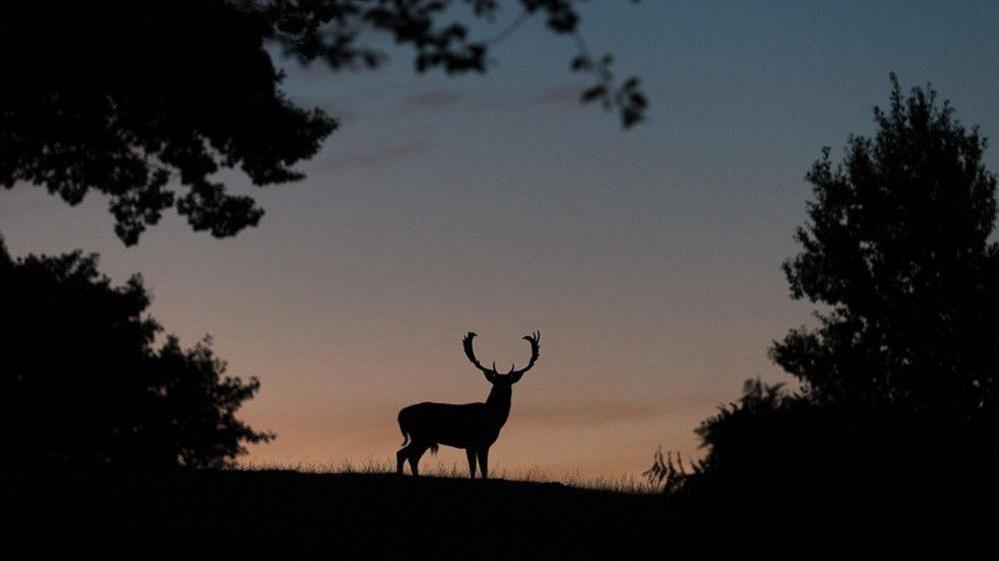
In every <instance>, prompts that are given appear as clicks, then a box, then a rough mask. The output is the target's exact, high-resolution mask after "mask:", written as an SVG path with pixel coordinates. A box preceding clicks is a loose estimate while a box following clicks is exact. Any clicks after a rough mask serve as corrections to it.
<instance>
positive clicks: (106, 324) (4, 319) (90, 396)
mask: <svg viewBox="0 0 999 561" xmlns="http://www.w3.org/2000/svg"><path fill="white" fill-rule="evenodd" d="M149 303H150V300H149V295H148V294H147V293H146V290H145V288H144V287H143V285H142V279H141V277H139V276H133V277H132V278H131V279H129V280H128V282H127V283H126V284H125V285H124V286H118V287H116V286H112V285H111V282H110V279H108V278H107V277H106V276H103V275H101V274H100V273H99V272H98V270H97V256H96V255H87V256H84V255H82V254H81V253H80V252H78V251H77V252H74V253H70V254H66V255H62V256H58V257H46V256H33V255H29V256H27V257H25V258H20V259H17V260H14V259H12V258H11V257H10V255H9V254H8V253H7V250H6V248H5V247H4V246H3V243H2V240H0V310H2V314H0V357H2V359H0V360H2V363H0V426H3V427H4V435H5V442H4V452H3V453H4V457H5V461H4V462H3V469H22V468H38V467H57V466H66V467H73V468H96V467H143V468H150V467H171V466H191V467H216V466H220V465H223V464H225V463H227V462H228V461H229V460H231V459H232V458H234V457H235V456H236V455H238V454H240V453H242V452H244V448H243V444H244V443H254V442H261V441H266V440H269V439H270V438H271V437H272V435H270V434H266V433H259V432H256V431H254V430H252V429H251V428H250V427H249V426H247V425H246V424H245V423H243V422H242V421H240V420H239V419H237V418H236V417H235V413H236V411H237V410H238V409H239V407H240V405H241V404H242V403H243V402H244V401H246V400H247V399H250V398H251V397H252V396H253V394H254V393H256V391H257V390H258V388H259V383H258V381H257V380H256V379H255V378H251V379H250V380H249V381H248V382H243V381H241V380H240V379H239V378H234V377H229V376H223V374H224V371H225V364H224V363H223V362H221V361H220V360H218V359H217V358H216V357H215V356H214V354H213V352H212V350H211V347H210V341H209V340H207V339H206V340H205V341H204V342H202V343H200V344H198V345H196V346H195V347H194V348H193V349H187V350H185V349H182V348H181V347H180V346H179V344H178V342H177V340H176V339H175V338H173V337H168V338H167V340H166V342H165V343H164V344H163V345H162V346H160V348H159V349H154V348H153V343H154V338H155V336H156V334H157V333H159V332H160V331H161V328H160V326H159V325H158V324H157V323H156V321H155V320H153V319H152V318H150V317H148V316H146V315H144V312H145V310H146V308H147V306H148V305H149Z"/></svg>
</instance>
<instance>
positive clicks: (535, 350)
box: [509, 331, 541, 378]
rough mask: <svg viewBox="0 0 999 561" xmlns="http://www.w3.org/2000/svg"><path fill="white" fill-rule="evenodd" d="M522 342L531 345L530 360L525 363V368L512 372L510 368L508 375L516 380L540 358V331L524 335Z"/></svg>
mask: <svg viewBox="0 0 999 561" xmlns="http://www.w3.org/2000/svg"><path fill="white" fill-rule="evenodd" d="M524 340H525V341H527V342H528V343H530V344H531V360H530V362H528V363H527V366H525V367H524V368H523V369H522V370H513V369H512V368H511V370H510V374H509V375H510V376H516V377H517V378H520V377H521V376H523V375H524V372H527V371H528V370H530V369H531V367H532V366H534V363H535V362H537V361H538V357H539V356H541V332H540V331H535V332H534V333H532V334H530V335H525V336H524Z"/></svg>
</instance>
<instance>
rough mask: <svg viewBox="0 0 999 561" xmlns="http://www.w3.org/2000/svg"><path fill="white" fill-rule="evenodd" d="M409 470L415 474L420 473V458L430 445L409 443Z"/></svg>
mask: <svg viewBox="0 0 999 561" xmlns="http://www.w3.org/2000/svg"><path fill="white" fill-rule="evenodd" d="M408 448H409V454H408V455H409V470H410V471H411V472H413V475H420V458H422V457H423V454H425V453H426V451H427V448H429V446H425V445H423V444H413V443H410V444H409V447H408Z"/></svg>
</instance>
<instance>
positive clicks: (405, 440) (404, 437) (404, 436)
mask: <svg viewBox="0 0 999 561" xmlns="http://www.w3.org/2000/svg"><path fill="white" fill-rule="evenodd" d="M399 430H401V431H402V445H403V446H405V445H407V444H409V431H407V430H406V427H404V426H403V425H402V413H399Z"/></svg>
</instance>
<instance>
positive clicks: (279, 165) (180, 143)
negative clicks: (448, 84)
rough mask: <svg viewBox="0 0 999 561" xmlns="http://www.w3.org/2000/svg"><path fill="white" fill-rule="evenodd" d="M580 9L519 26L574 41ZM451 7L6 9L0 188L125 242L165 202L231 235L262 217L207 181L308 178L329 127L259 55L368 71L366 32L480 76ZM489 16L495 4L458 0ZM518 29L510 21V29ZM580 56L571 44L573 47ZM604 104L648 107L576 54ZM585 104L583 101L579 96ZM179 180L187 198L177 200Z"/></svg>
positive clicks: (371, 55) (415, 2) (569, 6)
mask: <svg viewBox="0 0 999 561" xmlns="http://www.w3.org/2000/svg"><path fill="white" fill-rule="evenodd" d="M578 3H579V1H578V0H520V2H519V5H520V9H521V10H522V18H523V17H528V16H531V15H535V14H541V15H543V16H544V17H545V18H546V22H547V25H548V27H549V28H550V29H551V30H552V31H553V32H554V33H558V34H571V35H573V36H574V37H575V38H577V40H578V41H579V42H580V45H582V42H581V41H582V40H581V38H580V37H579V34H578V32H577V27H578V22H579V14H578V11H577V9H576V7H577V4H578ZM452 4H456V2H453V1H451V0H399V1H393V2H387V1H381V0H268V1H250V0H200V1H195V2H168V1H165V0H156V1H146V2H127V1H124V0H118V1H114V2H98V3H93V2H71V3H59V4H57V5H54V4H52V3H50V2H38V1H33V0H32V1H26V0H15V1H13V2H8V3H7V4H5V7H4V10H3V13H2V14H0V72H2V73H3V77H4V81H3V83H4V85H3V86H0V185H3V186H4V187H7V188H12V187H13V186H14V184H15V183H16V182H21V181H23V182H29V183H32V184H35V185H42V186H44V187H45V188H46V189H47V190H48V191H49V192H50V193H52V194H57V195H59V196H60V197H61V198H62V199H63V200H64V201H65V202H67V203H69V204H70V205H75V204H78V203H79V202H80V201H81V200H83V198H84V196H85V195H86V194H87V192H88V191H90V190H96V191H99V192H101V193H104V194H106V195H108V196H109V198H110V211H111V213H112V214H113V215H114V217H115V219H116V226H115V232H116V233H117V235H118V236H119V237H120V238H121V239H122V241H123V242H125V243H126V244H127V245H132V244H135V243H137V242H138V240H139V237H140V235H141V234H142V232H143V231H144V230H145V229H146V228H147V227H148V226H151V225H155V224H157V223H158V221H159V220H160V218H161V215H162V212H163V211H164V210H166V209H168V208H170V207H171V206H176V209H177V212H179V213H180V214H181V215H183V216H186V217H187V221H188V222H189V223H190V225H191V227H192V228H193V229H194V230H209V231H210V232H211V233H212V235H214V236H216V237H224V236H232V235H235V234H236V233H238V232H239V231H241V230H242V229H244V228H246V227H248V226H255V225H256V224H257V223H258V222H259V220H260V218H261V216H262V215H263V209H261V208H260V207H258V206H257V205H256V203H255V201H254V200H253V199H252V198H251V197H248V196H244V195H232V194H229V193H228V192H227V191H226V188H225V185H224V184H223V183H222V182H221V181H219V180H217V178H215V174H216V173H217V172H219V171H221V170H222V169H224V168H235V167H239V168H240V169H242V171H243V172H245V173H246V174H247V175H248V176H249V178H250V179H251V180H252V182H253V183H254V184H255V185H257V186H264V185H271V184H279V183H286V182H289V181H296V180H299V179H301V178H302V177H303V175H302V173H301V172H299V171H296V170H295V169H294V165H295V164H296V163H298V162H301V161H302V160H307V159H309V158H311V157H312V156H314V155H315V154H316V152H317V151H318V150H319V147H320V145H321V143H322V141H323V140H324V139H325V138H326V137H328V136H329V135H330V134H331V133H332V131H333V130H334V129H335V128H336V126H337V123H336V121H335V120H334V119H332V118H331V117H329V116H328V115H326V114H325V113H323V112H322V111H321V110H319V109H313V110H306V109H304V108H301V107H298V106H296V105H294V104H293V103H291V102H290V101H289V100H287V99H286V98H285V96H284V94H283V93H282V91H281V90H280V84H281V81H282V78H283V76H282V74H281V73H280V72H279V71H278V70H277V69H275V67H274V65H273V63H272V61H271V58H270V55H269V54H268V51H267V50H266V47H267V46H268V45H269V44H278V45H280V46H282V48H283V49H284V52H285V54H287V55H290V56H292V57H294V58H296V59H297V60H299V61H300V62H302V63H305V64H308V63H312V62H316V61H322V62H324V63H325V64H326V65H327V66H328V67H329V69H331V70H332V71H342V70H356V69H362V68H376V67H378V66H379V65H380V64H381V63H382V62H383V61H384V60H385V59H386V55H385V54H384V53H382V52H380V51H378V50H377V49H374V48H372V47H369V46H366V45H365V44H364V41H363V39H364V37H366V36H370V35H372V34H385V35H388V36H389V37H391V38H392V39H393V40H394V41H395V42H396V43H397V44H400V45H404V46H409V47H412V48H413V50H414V51H415V55H414V61H415V67H416V70H417V71H418V72H425V71H428V70H431V69H435V68H440V69H443V70H444V71H446V72H448V73H450V74H459V73H466V72H484V71H485V70H486V68H487V60H488V59H487V55H488V52H489V47H490V45H491V44H494V43H495V42H496V40H499V39H500V38H502V37H503V36H505V35H506V34H505V33H504V34H502V35H501V36H500V37H498V38H496V39H494V40H485V39H483V40H473V39H472V38H470V37H469V32H468V28H467V25H466V24H463V23H461V21H460V20H458V19H455V20H453V21H447V19H448V18H450V17H452V14H453V12H454V10H452ZM461 4H462V5H465V6H468V7H470V8H471V9H472V15H473V17H476V18H483V19H486V20H491V19H493V18H494V17H495V15H496V13H497V12H498V11H499V9H500V6H499V3H498V2H494V1H490V0H464V1H463V2H461ZM522 18H520V19H518V20H517V21H518V22H519V21H521V19H522ZM581 48H582V47H581ZM577 60H581V61H583V63H584V64H581V65H575V64H574V65H573V68H574V69H575V70H577V71H584V72H590V73H591V74H593V75H594V77H595V78H596V79H597V81H598V84H599V88H600V90H599V93H598V95H594V96H592V97H593V98H594V99H598V98H599V99H602V100H603V105H604V106H606V107H607V108H618V109H619V110H620V112H621V119H622V123H623V124H624V125H625V126H626V127H628V126H631V125H633V124H635V123H637V122H638V121H640V120H641V119H642V116H643V113H644V109H645V98H644V96H643V95H642V93H641V92H640V91H639V90H638V88H637V84H638V82H637V79H631V80H629V81H628V82H626V83H625V84H624V85H622V86H621V87H620V88H618V87H617V86H616V85H615V82H614V79H613V75H612V74H611V72H610V70H609V64H610V62H609V61H610V59H609V58H608V57H605V58H604V59H603V60H604V61H605V62H602V63H600V64H596V63H593V62H592V58H591V57H590V55H589V54H588V53H587V52H585V50H584V52H582V53H581V55H580V58H578V59H577ZM589 97H590V96H588V97H587V99H589ZM172 180H177V181H179V183H180V184H181V185H182V186H184V187H187V188H188V191H187V193H186V194H183V195H180V196H178V195H177V194H176V193H174V191H173V190H172V189H171V188H170V185H171V181H172Z"/></svg>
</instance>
